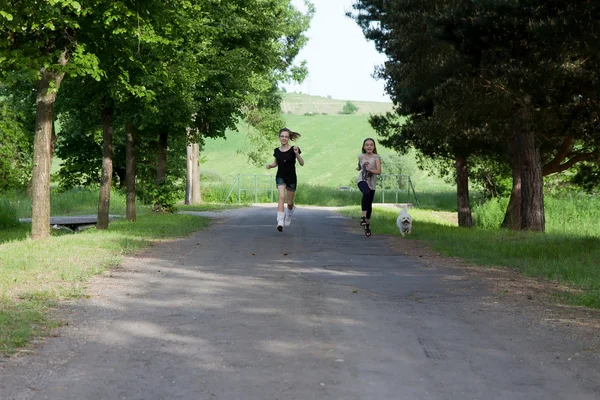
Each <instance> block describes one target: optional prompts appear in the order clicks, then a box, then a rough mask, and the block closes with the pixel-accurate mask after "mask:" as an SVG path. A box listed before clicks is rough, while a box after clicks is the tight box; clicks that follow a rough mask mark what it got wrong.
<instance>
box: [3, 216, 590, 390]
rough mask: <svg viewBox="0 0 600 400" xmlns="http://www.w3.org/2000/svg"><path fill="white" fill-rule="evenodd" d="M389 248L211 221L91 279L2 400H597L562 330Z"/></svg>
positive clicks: (232, 220)
mask: <svg viewBox="0 0 600 400" xmlns="http://www.w3.org/2000/svg"><path fill="white" fill-rule="evenodd" d="M374 228H375V227H374ZM391 240H393V241H394V242H395V243H396V245H395V246H391V245H390V241H391ZM404 242H405V243H408V241H404ZM402 248H403V242H402V239H400V238H390V237H386V236H378V235H377V233H376V229H375V230H374V233H373V236H372V237H371V238H365V236H364V234H363V233H362V230H361V229H359V227H357V226H355V222H354V221H350V220H348V219H346V218H343V217H340V216H339V215H337V214H335V213H334V212H332V211H331V210H328V209H322V208H311V209H308V208H299V209H298V211H297V212H296V215H295V217H294V221H293V224H292V225H291V226H290V227H288V228H286V229H285V230H284V232H282V233H280V232H277V230H276V229H275V210H274V209H273V208H265V207H252V208H248V209H240V210H234V211H229V212H226V213H222V214H218V218H217V222H216V223H215V224H214V225H213V226H212V227H210V228H209V229H207V230H205V231H203V232H198V233H196V234H194V235H192V236H190V237H188V238H185V239H180V240H176V241H168V242H164V243H161V244H158V245H156V246H154V247H153V248H152V249H150V250H148V251H146V252H144V253H142V254H139V255H137V256H135V257H130V258H127V259H126V261H125V262H124V264H123V266H122V268H119V269H116V270H113V271H111V272H110V273H109V274H106V276H102V277H97V278H95V279H94V280H93V282H92V284H91V286H90V294H91V297H90V298H89V299H86V300H81V301H78V302H75V303H72V304H69V305H66V306H65V319H66V321H68V325H67V326H65V327H63V328H62V329H61V330H60V332H59V333H58V335H57V337H53V338H50V339H48V340H47V342H46V343H44V344H43V345H40V346H38V347H36V348H35V349H34V351H33V352H32V353H31V354H27V355H25V356H18V357H12V358H9V359H4V360H1V361H0V398H1V399H3V400H8V399H11V400H12V399H15V400H16V399H19V400H21V399H56V400H68V399H78V400H79V399H190V400H196V399H243V400H253V399H303V400H304V399H378V400H379V399H460V400H463V399H544V400H549V399H569V400H575V399H599V398H600V375H599V372H600V371H599V366H600V359H599V357H598V352H596V351H595V350H593V347H592V346H591V343H590V342H589V341H587V340H585V338H582V337H581V336H578V335H575V334H572V333H573V332H572V330H573V329H576V328H575V327H567V326H564V325H556V324H554V325H553V324H545V323H543V322H542V321H541V319H540V317H539V315H540V314H539V313H538V312H534V311H533V310H532V309H531V310H530V309H529V308H528V307H523V306H520V305H519V303H518V302H515V301H510V300H506V301H504V300H503V299H502V298H500V297H499V296H497V295H496V294H495V292H494V291H493V290H492V288H491V286H490V285H491V283H490V281H489V280H487V279H480V278H476V277H473V276H472V274H469V273H468V272H467V271H465V270H463V269H461V268H454V267H453V268H446V267H444V266H442V265H439V264H436V263H432V262H424V261H423V260H420V259H419V258H418V257H414V256H409V255H407V254H406V253H405V252H403V251H402Z"/></svg>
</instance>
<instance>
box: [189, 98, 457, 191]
mask: <svg viewBox="0 0 600 400" xmlns="http://www.w3.org/2000/svg"><path fill="white" fill-rule="evenodd" d="M299 98H302V99H303V104H309V103H310V104H314V105H315V106H318V107H325V103H327V102H330V101H331V100H330V99H327V98H322V97H311V96H306V95H288V96H286V98H285V102H284V104H293V103H294V101H296V100H297V99H299ZM322 100H323V101H324V103H321V101H322ZM336 101H338V102H339V104H343V103H344V102H343V101H340V100H336ZM383 104H386V103H383ZM357 105H358V106H359V107H361V106H364V109H370V110H376V109H377V107H380V106H381V104H380V103H372V105H371V106H370V107H367V105H369V103H368V102H360V103H359V102H357ZM381 107H382V106H381ZM387 107H391V104H388V105H387ZM383 109H384V108H382V110H383ZM285 118H286V125H287V127H288V128H290V129H292V130H294V131H297V132H300V133H301V134H302V137H301V138H300V139H299V140H298V142H297V143H295V144H297V145H298V146H299V147H300V149H301V150H302V155H303V158H304V160H305V162H306V163H305V166H304V167H300V166H298V168H297V171H298V180H299V183H300V184H302V183H308V184H313V185H323V186H329V187H337V186H344V185H352V186H353V185H354V184H355V183H354V182H355V177H356V174H357V172H356V170H355V166H356V159H357V155H358V154H359V153H360V151H361V146H362V142H363V140H364V139H365V138H367V137H374V135H375V132H374V131H373V129H372V128H371V126H370V125H369V123H368V115H366V114H364V113H363V114H354V115H341V114H333V115H295V114H286V115H285ZM245 132H246V127H244V126H240V131H239V132H228V133H227V136H226V138H222V139H214V140H211V139H208V140H207V141H206V145H205V147H204V150H203V152H202V154H201V159H202V161H203V162H202V164H201V165H200V169H201V173H202V174H203V175H204V176H205V178H209V179H211V180H213V179H214V180H219V181H222V182H223V183H230V182H231V183H233V181H234V179H235V176H236V175H238V174H269V175H274V171H273V170H271V171H267V170H266V169H265V168H264V167H256V166H253V165H251V164H250V163H249V162H248V160H247V157H246V156H245V155H243V154H240V152H239V151H240V150H242V149H243V148H244V147H245V146H247V145H248V143H247V141H246V134H245ZM277 134H278V132H273V142H272V149H274V148H275V147H277V146H278V145H279V140H278V138H277ZM375 139H377V138H375ZM272 149H271V150H269V151H268V153H267V154H266V156H267V157H268V159H267V160H268V162H271V161H272V160H273V158H272ZM378 151H379V154H381V155H383V156H385V155H389V154H395V152H393V151H392V150H389V149H386V148H384V147H383V146H380V145H379V146H378ZM399 162H400V164H401V165H402V166H403V167H404V168H403V171H402V173H404V174H408V175H411V176H412V180H413V182H414V185H415V188H416V189H417V190H432V189H447V188H448V187H449V186H448V185H447V184H445V183H444V182H443V181H442V180H440V179H439V178H434V177H430V176H428V175H427V174H426V173H424V172H422V171H419V170H418V169H417V167H416V160H415V157H414V155H407V156H403V157H401V158H400V161H399ZM385 172H386V171H385V168H384V173H385Z"/></svg>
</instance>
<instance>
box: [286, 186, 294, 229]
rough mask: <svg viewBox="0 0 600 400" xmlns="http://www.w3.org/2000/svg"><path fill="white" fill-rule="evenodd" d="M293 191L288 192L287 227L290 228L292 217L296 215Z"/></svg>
mask: <svg viewBox="0 0 600 400" xmlns="http://www.w3.org/2000/svg"><path fill="white" fill-rule="evenodd" d="M295 193H296V192H295V191H293V190H289V189H288V190H287V208H286V209H285V226H290V225H291V223H292V216H293V215H294V209H295V208H296V207H295V206H294V194H295Z"/></svg>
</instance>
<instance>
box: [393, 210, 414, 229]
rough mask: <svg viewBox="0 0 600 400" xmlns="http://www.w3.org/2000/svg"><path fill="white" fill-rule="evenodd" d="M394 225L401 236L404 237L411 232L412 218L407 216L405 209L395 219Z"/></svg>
mask: <svg viewBox="0 0 600 400" xmlns="http://www.w3.org/2000/svg"><path fill="white" fill-rule="evenodd" d="M396 225H397V226H398V229H399V230H400V234H401V235H402V236H406V235H408V234H409V233H410V232H411V231H412V217H411V216H410V215H409V214H408V210H407V209H406V207H405V208H403V209H402V210H401V211H400V215H398V218H396Z"/></svg>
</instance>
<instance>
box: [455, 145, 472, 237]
mask: <svg viewBox="0 0 600 400" xmlns="http://www.w3.org/2000/svg"><path fill="white" fill-rule="evenodd" d="M456 193H457V203H458V226H463V227H466V228H471V227H472V226H473V218H472V216H471V205H470V203H469V171H468V169H467V158H466V157H465V156H463V155H459V154H457V155H456Z"/></svg>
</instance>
